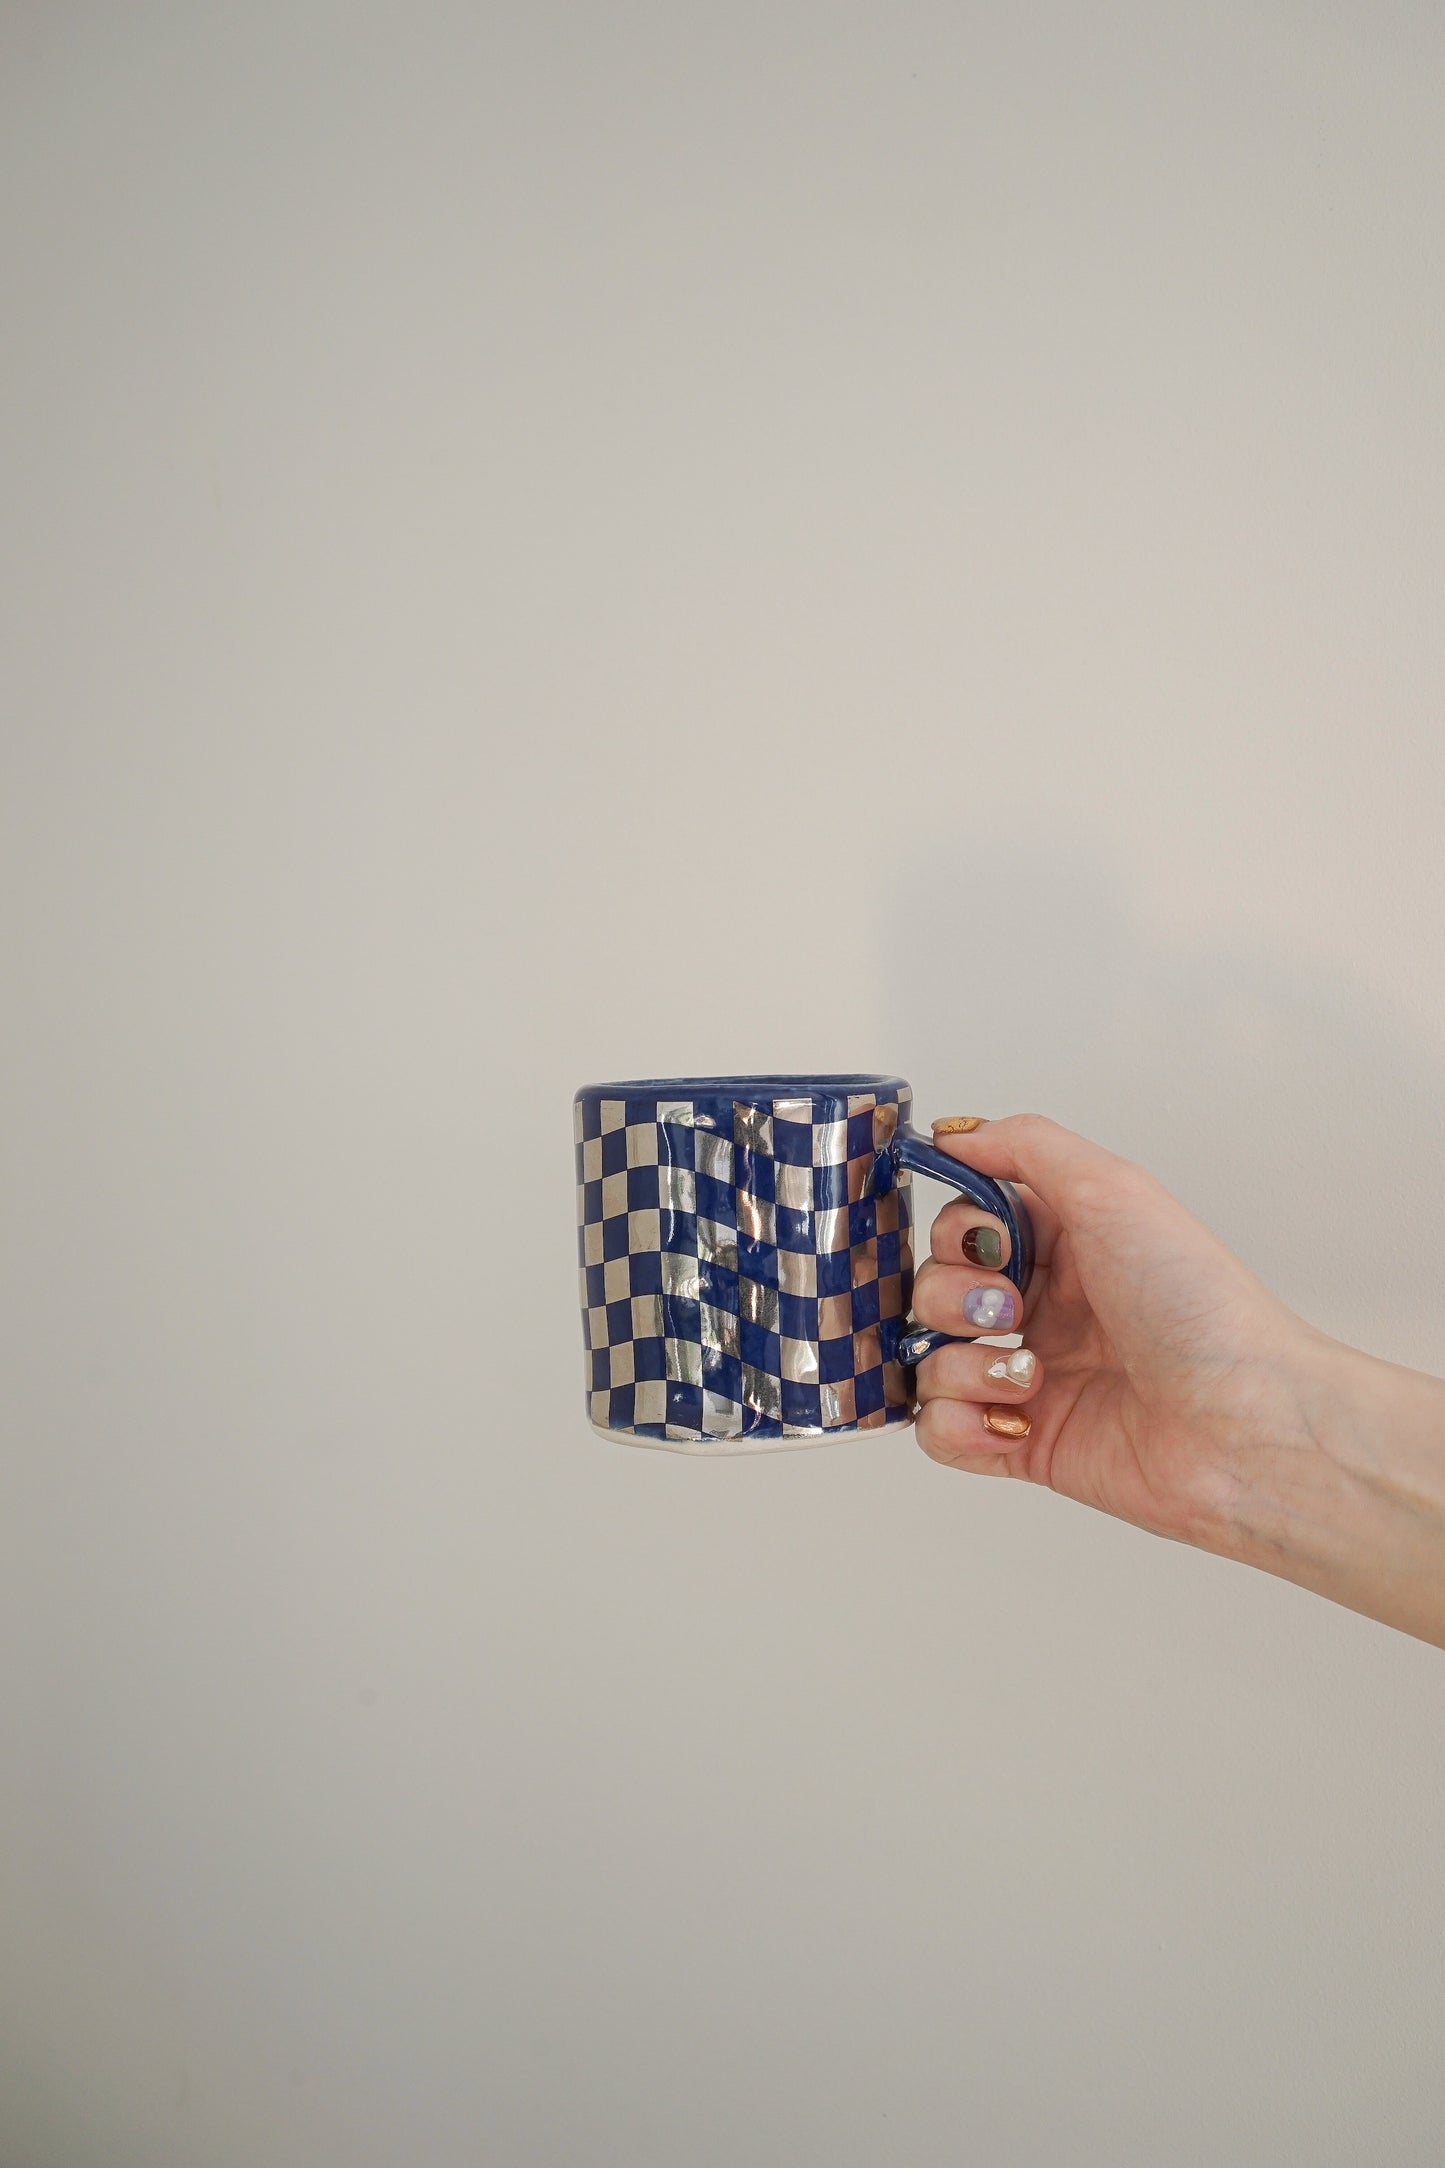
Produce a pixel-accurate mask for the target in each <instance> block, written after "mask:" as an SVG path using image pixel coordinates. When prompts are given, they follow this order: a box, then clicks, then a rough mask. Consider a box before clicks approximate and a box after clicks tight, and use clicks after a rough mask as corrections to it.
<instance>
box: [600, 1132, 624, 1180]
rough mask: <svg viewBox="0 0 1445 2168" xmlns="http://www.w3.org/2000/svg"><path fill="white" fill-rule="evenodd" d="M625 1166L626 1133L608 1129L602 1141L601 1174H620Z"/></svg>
mask: <svg viewBox="0 0 1445 2168" xmlns="http://www.w3.org/2000/svg"><path fill="white" fill-rule="evenodd" d="M626 1166H627V1131H626V1130H625V1129H609V1130H608V1132H607V1134H606V1136H605V1137H604V1138H603V1139H602V1172H603V1173H604V1174H621V1173H622V1172H623V1171H624V1170H625V1168H626Z"/></svg>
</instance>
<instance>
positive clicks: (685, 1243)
mask: <svg viewBox="0 0 1445 2168" xmlns="http://www.w3.org/2000/svg"><path fill="white" fill-rule="evenodd" d="M659 1224H660V1226H661V1228H662V1246H663V1248H664V1249H665V1250H672V1251H673V1252H674V1254H676V1255H678V1256H682V1257H696V1255H697V1214H696V1213H695V1212H667V1211H664V1212H663V1215H662V1218H661V1221H660V1223H659Z"/></svg>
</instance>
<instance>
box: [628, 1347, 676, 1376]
mask: <svg viewBox="0 0 1445 2168" xmlns="http://www.w3.org/2000/svg"><path fill="white" fill-rule="evenodd" d="M632 1374H633V1376H634V1377H635V1378H639V1379H641V1378H665V1377H666V1376H667V1347H666V1344H665V1342H663V1341H661V1340H634V1341H633V1343H632Z"/></svg>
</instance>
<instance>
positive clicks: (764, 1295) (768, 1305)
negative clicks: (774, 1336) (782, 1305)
mask: <svg viewBox="0 0 1445 2168" xmlns="http://www.w3.org/2000/svg"><path fill="white" fill-rule="evenodd" d="M738 1314H739V1316H740V1317H745V1318H746V1319H747V1321H748V1323H749V1324H750V1325H761V1326H762V1328H763V1331H764V1332H776V1331H777V1329H778V1290H777V1289H776V1288H775V1287H765V1286H764V1285H763V1283H762V1281H761V1280H739V1281H738Z"/></svg>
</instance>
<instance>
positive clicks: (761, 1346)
mask: <svg viewBox="0 0 1445 2168" xmlns="http://www.w3.org/2000/svg"><path fill="white" fill-rule="evenodd" d="M738 1349H739V1352H740V1353H741V1355H742V1359H743V1361H744V1362H745V1363H751V1364H752V1367H753V1368H754V1370H762V1371H764V1372H765V1373H766V1374H767V1376H768V1377H770V1378H775V1377H777V1376H778V1374H779V1372H780V1371H781V1369H782V1356H781V1350H780V1349H779V1346H778V1336H777V1334H776V1333H775V1332H769V1331H768V1329H767V1327H766V1326H765V1325H755V1324H753V1322H752V1320H751V1319H750V1318H746V1317H744V1318H741V1319H740V1320H739V1322H738Z"/></svg>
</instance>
